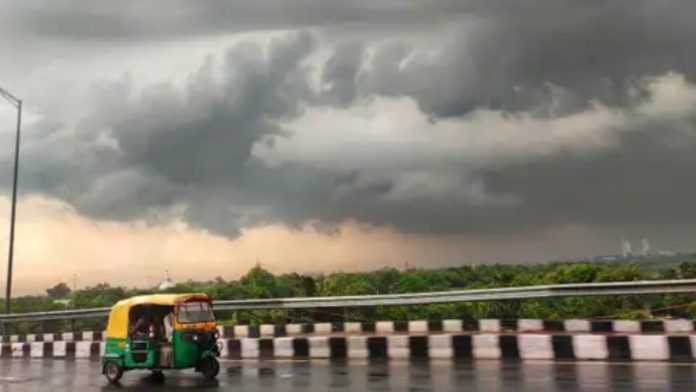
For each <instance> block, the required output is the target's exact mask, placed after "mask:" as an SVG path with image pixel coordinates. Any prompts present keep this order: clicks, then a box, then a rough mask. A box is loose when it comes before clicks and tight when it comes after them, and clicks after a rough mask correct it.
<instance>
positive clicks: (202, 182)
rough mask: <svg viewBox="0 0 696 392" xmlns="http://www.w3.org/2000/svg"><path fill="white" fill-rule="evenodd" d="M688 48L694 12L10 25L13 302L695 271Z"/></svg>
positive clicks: (146, 13) (582, 5)
mask: <svg viewBox="0 0 696 392" xmlns="http://www.w3.org/2000/svg"><path fill="white" fill-rule="evenodd" d="M694 37H696V3H694V2H693V1H690V0H685V1H680V0H661V1H652V0H645V1H640V0H638V1H636V0H631V1H628V0H626V1H622V0H609V1H601V2H595V1H585V2H578V1H572V0H568V1H558V0H534V1H502V0H501V1H496V0H493V1H491V0H488V1H464V0H455V1H448V0H442V1H428V0H419V1H415V0H414V1H410V0H405V1H403V0H402V1H381V2H374V1H366V0H365V1H363V0H302V1H288V0H283V1H281V0H263V1H259V0H255V1H235V2H229V1H207V2H194V1H183V0H177V1H172V0H169V1H164V0H162V1H149V2H141V1H128V0H126V1H119V2H94V1H78V0H69V1H68V0H63V1H60V2H57V1H33V0H22V1H7V0H2V1H0V49H1V52H0V59H1V61H0V86H2V87H3V88H5V89H7V90H9V91H11V92H12V93H14V94H15V95H17V96H19V97H20V98H22V99H23V100H24V101H25V113H24V115H25V125H24V128H23V141H22V153H21V169H20V176H21V177H20V194H21V197H22V199H21V202H20V207H19V212H18V222H19V223H18V225H19V226H18V237H17V241H18V242H17V244H18V245H17V247H18V248H17V268H18V281H19V283H18V284H17V285H18V286H17V290H18V291H20V292H31V291H32V290H33V291H36V290H40V289H41V288H43V287H45V286H46V285H49V284H50V283H51V282H54V281H58V280H68V278H66V277H69V276H71V275H72V274H78V275H79V276H81V278H80V280H81V281H82V282H83V283H84V284H89V283H94V282H97V281H103V280H110V279H112V278H113V280H114V281H115V282H116V283H122V284H137V285H142V284H145V279H144V278H142V275H151V276H152V278H151V279H152V280H153V281H154V280H157V279H159V278H160V276H161V275H162V273H163V272H162V271H163V270H164V269H166V268H168V269H170V270H172V271H173V274H174V275H175V277H178V278H179V279H186V278H189V277H195V278H207V277H213V276H216V275H222V276H224V277H228V278H232V277H236V276H238V275H239V274H240V273H241V272H243V271H244V270H245V269H247V268H248V267H249V266H250V265H253V264H254V263H255V262H256V261H257V259H259V260H260V261H261V263H262V264H264V263H265V264H266V265H267V266H268V267H269V269H271V270H275V271H277V272H288V271H293V270H298V271H301V272H309V271H313V272H314V271H333V270H355V269H366V268H377V267H380V266H387V265H397V266H399V265H402V264H403V263H404V262H406V261H408V262H409V263H410V264H412V265H419V266H433V267H434V266H445V265H459V264H465V263H471V262H474V261H486V262H490V261H532V260H550V259H556V258H568V257H576V256H583V255H589V254H595V253H607V252H616V251H618V250H619V241H620V240H621V238H622V237H628V238H631V239H632V240H633V241H634V242H635V243H637V241H639V240H640V239H641V238H648V239H649V240H651V242H652V243H653V245H654V247H655V248H660V249H674V250H692V249H694V247H695V246H694V241H693V239H694V238H695V236H696V225H695V224H694V222H696V203H695V202H694V200H696V181H695V180H694V178H696V175H695V174H696V84H695V83H696V52H695V51H694V50H693V47H694ZM14 116H15V112H14V111H13V108H12V107H11V106H10V105H6V104H4V103H3V104H0V146H3V147H4V148H2V149H0V167H2V168H5V170H2V171H1V172H0V188H1V190H2V193H3V194H4V195H5V196H4V197H3V198H2V203H3V204H2V205H3V207H2V208H3V211H7V210H8V195H9V192H10V188H9V185H10V184H11V167H12V166H11V165H12V153H13V151H12V143H13V137H14V135H13V127H14ZM2 217H3V219H4V221H3V220H0V223H2V224H3V225H4V226H3V227H6V226H7V223H6V222H7V220H8V218H7V214H6V213H4V214H3V215H2ZM0 239H2V240H3V241H2V242H3V246H4V243H5V242H6V239H7V234H4V235H3V236H2V237H1V238H0ZM0 250H3V249H0ZM2 254H5V253H4V252H3V253H2ZM117 268H118V269H125V270H127V271H128V272H127V273H125V274H122V275H120V276H119V277H116V278H114V276H113V274H114V273H113V271H115V270H116V269H117ZM110 271H111V272H110ZM136 276H138V278H135V277H136ZM134 279H136V280H134ZM138 279H139V280H138Z"/></svg>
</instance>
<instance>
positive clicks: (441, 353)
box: [221, 333, 696, 362]
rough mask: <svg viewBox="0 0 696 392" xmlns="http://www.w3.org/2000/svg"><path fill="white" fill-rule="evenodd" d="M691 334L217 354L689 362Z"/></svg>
mask: <svg viewBox="0 0 696 392" xmlns="http://www.w3.org/2000/svg"><path fill="white" fill-rule="evenodd" d="M694 353H696V336H693V335H674V336H671V335H669V336H668V335H590V334H578V335H567V334H563V335H555V334H519V335H509V334H488V333H481V334H473V335H450V334H440V335H426V336H407V335H391V336H334V337H329V336H311V337H278V338H260V339H257V338H242V339H224V340H223V349H222V352H221V356H222V357H223V358H228V359H258V358H269V359H270V358H348V359H352V358H358V359H369V358H388V359H412V358H414V359H415V358H429V359H475V360H479V359H481V360H483V359H518V360H540V359H545V360H632V361H643V360H645V361H684V362H693V361H694V360H695V359H696V358H694Z"/></svg>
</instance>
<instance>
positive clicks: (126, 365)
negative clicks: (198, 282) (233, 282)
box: [102, 294, 219, 381]
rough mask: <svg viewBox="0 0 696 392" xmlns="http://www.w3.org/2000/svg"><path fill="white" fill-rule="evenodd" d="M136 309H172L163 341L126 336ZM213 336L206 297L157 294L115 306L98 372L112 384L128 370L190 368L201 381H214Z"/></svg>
mask: <svg viewBox="0 0 696 392" xmlns="http://www.w3.org/2000/svg"><path fill="white" fill-rule="evenodd" d="M137 306H149V307H152V309H155V307H156V309H160V310H161V309H165V310H166V309H168V307H171V309H172V316H173V317H171V320H172V322H171V328H170V329H171V334H170V336H169V337H168V338H167V339H164V340H163V339H162V337H161V336H157V337H155V336H154V335H153V334H152V333H150V334H149V335H143V334H138V335H135V334H133V333H131V331H130V326H131V324H132V321H133V320H131V310H132V309H133V308H135V307H137ZM137 309H142V308H137ZM147 309H150V308H147ZM218 337H219V335H218V331H217V328H216V324H215V320H214V318H213V315H212V310H211V299H210V297H208V296H207V295H205V294H179V295H173V294H160V295H152V296H139V297H133V298H131V299H128V300H124V301H120V302H119V303H117V304H116V305H115V306H114V307H113V308H112V310H111V312H110V314H109V322H108V325H107V331H106V339H105V350H104V357H103V359H102V364H103V373H104V374H105V375H106V376H107V378H108V379H109V380H110V381H115V380H118V378H120V375H121V374H122V372H123V371H127V370H131V369H150V370H154V371H161V370H166V369H186V368H195V369H196V370H198V371H201V372H202V373H203V374H204V375H205V376H206V377H210V376H211V374H212V377H215V375H217V371H218V370H219V365H218V363H217V360H216V359H215V357H217V356H219V346H218V344H217V339H218ZM211 367H212V369H211ZM213 373H214V374H213ZM114 378H115V380H114Z"/></svg>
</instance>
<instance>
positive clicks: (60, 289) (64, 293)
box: [46, 282, 71, 299]
mask: <svg viewBox="0 0 696 392" xmlns="http://www.w3.org/2000/svg"><path fill="white" fill-rule="evenodd" d="M70 293H71V291H70V287H68V285H67V284H65V283H63V282H61V283H58V284H57V285H55V286H53V287H51V288H50V289H46V294H47V295H48V297H49V298H53V299H64V298H68V297H69V296H70Z"/></svg>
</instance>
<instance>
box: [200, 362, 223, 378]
mask: <svg viewBox="0 0 696 392" xmlns="http://www.w3.org/2000/svg"><path fill="white" fill-rule="evenodd" d="M199 369H200V370H201V373H202V374H203V377H205V378H206V379H209V380H210V379H213V378H215V377H217V375H218V373H220V363H219V362H218V361H217V359H215V358H213V357H208V358H205V359H204V360H202V361H201V363H200V365H199Z"/></svg>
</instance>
